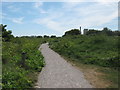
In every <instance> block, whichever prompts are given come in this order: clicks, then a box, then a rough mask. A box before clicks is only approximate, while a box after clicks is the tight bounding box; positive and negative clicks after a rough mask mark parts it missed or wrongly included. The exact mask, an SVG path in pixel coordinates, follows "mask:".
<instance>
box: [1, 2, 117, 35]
mask: <svg viewBox="0 0 120 90" xmlns="http://www.w3.org/2000/svg"><path fill="white" fill-rule="evenodd" d="M101 1H102V0H101ZM1 16H2V23H3V24H6V25H8V26H7V28H8V29H9V30H12V32H13V35H15V36H24V35H42V36H43V35H49V36H50V35H57V36H62V35H63V34H64V32H65V31H68V30H70V29H74V28H78V29H79V27H80V26H81V27H82V29H84V28H88V29H92V28H93V29H102V28H103V27H108V28H110V29H112V30H117V29H118V3H117V2H2V11H0V17H1Z"/></svg>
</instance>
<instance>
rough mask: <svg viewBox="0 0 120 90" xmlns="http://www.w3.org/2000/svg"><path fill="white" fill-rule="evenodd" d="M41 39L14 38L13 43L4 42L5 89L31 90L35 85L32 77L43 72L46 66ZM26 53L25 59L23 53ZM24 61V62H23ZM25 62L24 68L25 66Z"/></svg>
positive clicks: (3, 81) (3, 82)
mask: <svg viewBox="0 0 120 90" xmlns="http://www.w3.org/2000/svg"><path fill="white" fill-rule="evenodd" d="M41 42H42V40H41V39H39V38H25V37H24V38H14V39H13V40H12V41H11V42H3V45H2V46H3V47H2V48H3V55H2V58H3V59H2V61H3V75H2V76H3V77H2V79H3V80H2V84H3V88H30V87H32V86H33V84H34V78H35V77H34V78H33V77H31V74H32V75H33V74H34V73H35V72H39V71H41V69H42V67H43V66H44V61H43V56H42V55H41V53H40V51H38V47H39V46H40V43H41ZM23 52H25V53H26V54H25V58H24V59H23V58H22V53H23ZM23 60H24V62H23ZM21 62H23V63H24V66H23V63H21Z"/></svg>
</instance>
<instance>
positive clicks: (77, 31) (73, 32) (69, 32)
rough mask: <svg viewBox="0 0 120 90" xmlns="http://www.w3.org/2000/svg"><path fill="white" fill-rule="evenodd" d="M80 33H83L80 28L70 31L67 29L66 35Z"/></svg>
mask: <svg viewBox="0 0 120 90" xmlns="http://www.w3.org/2000/svg"><path fill="white" fill-rule="evenodd" d="M80 34H81V32H80V30H79V29H72V30H70V31H66V32H65V35H64V36H66V35H80Z"/></svg>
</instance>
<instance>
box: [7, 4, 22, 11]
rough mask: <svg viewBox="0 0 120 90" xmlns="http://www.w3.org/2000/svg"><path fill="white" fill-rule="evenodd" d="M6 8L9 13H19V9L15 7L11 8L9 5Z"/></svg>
mask: <svg viewBox="0 0 120 90" xmlns="http://www.w3.org/2000/svg"><path fill="white" fill-rule="evenodd" d="M7 8H8V9H9V10H10V11H12V12H18V11H20V8H18V7H15V6H13V5H10V6H8V7H7Z"/></svg>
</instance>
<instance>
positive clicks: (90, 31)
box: [63, 27, 120, 36]
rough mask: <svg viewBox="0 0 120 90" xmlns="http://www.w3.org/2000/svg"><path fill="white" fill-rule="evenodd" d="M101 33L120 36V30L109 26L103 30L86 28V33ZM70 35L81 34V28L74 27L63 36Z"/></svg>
mask: <svg viewBox="0 0 120 90" xmlns="http://www.w3.org/2000/svg"><path fill="white" fill-rule="evenodd" d="M100 34H104V35H108V36H120V31H112V30H110V29H108V28H107V27H105V28H103V30H94V29H89V30H88V29H84V35H100ZM69 35H81V32H80V30H79V29H72V30H69V31H66V32H65V34H64V35H63V36H69Z"/></svg>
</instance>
